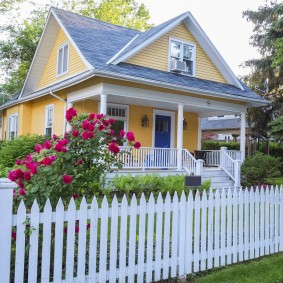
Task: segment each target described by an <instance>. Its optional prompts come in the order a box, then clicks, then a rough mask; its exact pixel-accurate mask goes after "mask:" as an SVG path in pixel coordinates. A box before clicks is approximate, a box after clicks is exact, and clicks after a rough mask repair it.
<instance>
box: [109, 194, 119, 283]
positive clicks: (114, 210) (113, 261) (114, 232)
mask: <svg viewBox="0 0 283 283" xmlns="http://www.w3.org/2000/svg"><path fill="white" fill-rule="evenodd" d="M118 206H119V204H118V200H117V197H116V195H115V196H114V198H113V200H112V204H111V236H110V239H111V241H110V260H109V262H110V266H109V283H112V282H116V281H117V267H116V265H117V241H118V238H117V237H118V215H119V210H118V209H119V208H118Z"/></svg>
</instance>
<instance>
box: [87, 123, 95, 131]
mask: <svg viewBox="0 0 283 283" xmlns="http://www.w3.org/2000/svg"><path fill="white" fill-rule="evenodd" d="M87 129H88V130H89V131H91V132H92V131H93V130H94V126H93V125H92V124H89V125H88V127H87Z"/></svg>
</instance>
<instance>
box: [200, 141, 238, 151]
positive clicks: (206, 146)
mask: <svg viewBox="0 0 283 283" xmlns="http://www.w3.org/2000/svg"><path fill="white" fill-rule="evenodd" d="M223 146H225V147H227V149H228V150H240V144H239V143H238V142H218V141H202V143H201V148H202V149H203V150H219V149H220V147H223Z"/></svg>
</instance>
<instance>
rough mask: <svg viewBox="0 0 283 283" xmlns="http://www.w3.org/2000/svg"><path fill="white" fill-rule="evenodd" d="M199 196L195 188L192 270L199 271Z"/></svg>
mask: <svg viewBox="0 0 283 283" xmlns="http://www.w3.org/2000/svg"><path fill="white" fill-rule="evenodd" d="M200 204H201V203H200V196H199V191H198V190H197V192H196V195H195V221H194V272H198V271H199V259H200V258H199V255H200V251H199V242H200V241H199V239H200V234H199V233H200Z"/></svg>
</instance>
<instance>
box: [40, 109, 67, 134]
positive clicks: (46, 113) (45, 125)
mask: <svg viewBox="0 0 283 283" xmlns="http://www.w3.org/2000/svg"><path fill="white" fill-rule="evenodd" d="M49 109H52V126H51V135H50V136H51V137H52V134H53V127H54V104H49V105H46V106H45V116H44V133H43V135H46V128H47V118H48V110H49ZM64 115H65V114H64ZM48 128H50V127H48Z"/></svg>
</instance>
